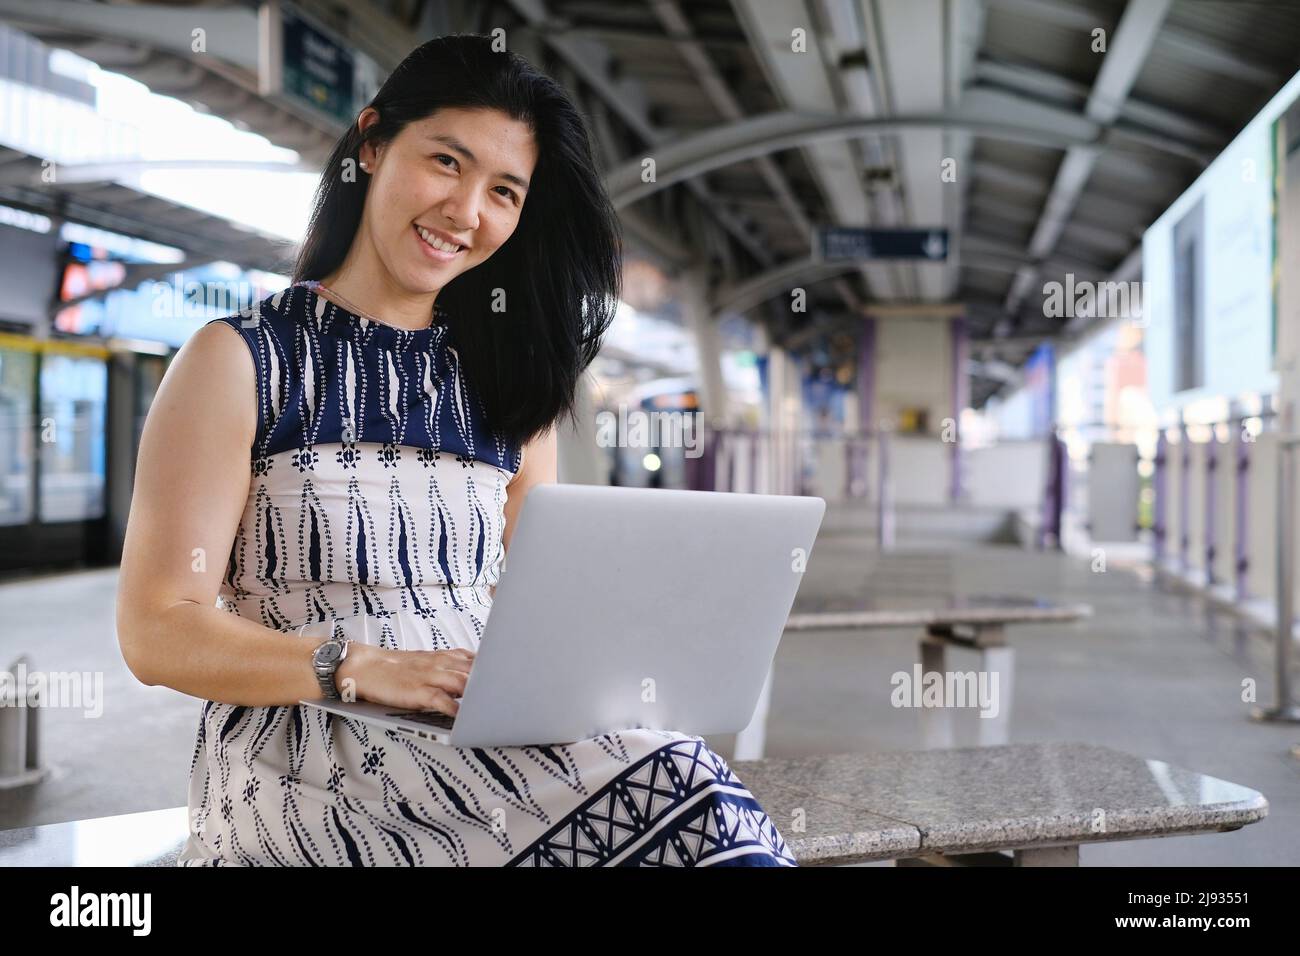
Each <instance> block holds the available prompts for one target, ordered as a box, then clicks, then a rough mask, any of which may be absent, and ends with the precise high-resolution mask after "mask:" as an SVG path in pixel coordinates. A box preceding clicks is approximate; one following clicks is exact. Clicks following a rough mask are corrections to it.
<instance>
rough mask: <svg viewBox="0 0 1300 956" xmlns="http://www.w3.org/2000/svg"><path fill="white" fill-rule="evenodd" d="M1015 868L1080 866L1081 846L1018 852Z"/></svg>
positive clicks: (1053, 847) (1042, 848)
mask: <svg viewBox="0 0 1300 956" xmlns="http://www.w3.org/2000/svg"><path fill="white" fill-rule="evenodd" d="M1012 855H1013V856H1014V857H1015V863H1014V864H1013V865H1014V866H1078V865H1079V845H1078V844H1077V843H1076V844H1074V845H1073V846H1045V847H1040V848H1038V849H1034V850H1016V851H1015V853H1014V854H1012Z"/></svg>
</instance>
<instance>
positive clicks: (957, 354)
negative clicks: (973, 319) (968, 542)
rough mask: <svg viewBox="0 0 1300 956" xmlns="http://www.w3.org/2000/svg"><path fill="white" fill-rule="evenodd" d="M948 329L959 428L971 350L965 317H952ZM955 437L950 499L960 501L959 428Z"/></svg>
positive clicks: (956, 426)
mask: <svg viewBox="0 0 1300 956" xmlns="http://www.w3.org/2000/svg"><path fill="white" fill-rule="evenodd" d="M948 330H949V333H950V335H951V336H952V379H951V391H950V392H949V394H950V395H951V396H952V421H953V427H954V429H959V427H960V423H961V411H962V409H963V408H965V407H966V404H967V384H968V383H967V378H966V364H967V358H968V355H969V352H970V346H969V339H968V336H967V334H966V319H965V317H964V316H960V315H958V316H954V317H953V318H952V319H950V320H949V323H948ZM953 437H954V441H953V443H952V447H951V448H950V449H948V458H949V467H948V477H949V483H948V500H949V501H959V500H960V499H961V493H962V480H961V479H962V473H961V436H960V431H959V430H958V432H957V433H956V434H955V435H954V436H953Z"/></svg>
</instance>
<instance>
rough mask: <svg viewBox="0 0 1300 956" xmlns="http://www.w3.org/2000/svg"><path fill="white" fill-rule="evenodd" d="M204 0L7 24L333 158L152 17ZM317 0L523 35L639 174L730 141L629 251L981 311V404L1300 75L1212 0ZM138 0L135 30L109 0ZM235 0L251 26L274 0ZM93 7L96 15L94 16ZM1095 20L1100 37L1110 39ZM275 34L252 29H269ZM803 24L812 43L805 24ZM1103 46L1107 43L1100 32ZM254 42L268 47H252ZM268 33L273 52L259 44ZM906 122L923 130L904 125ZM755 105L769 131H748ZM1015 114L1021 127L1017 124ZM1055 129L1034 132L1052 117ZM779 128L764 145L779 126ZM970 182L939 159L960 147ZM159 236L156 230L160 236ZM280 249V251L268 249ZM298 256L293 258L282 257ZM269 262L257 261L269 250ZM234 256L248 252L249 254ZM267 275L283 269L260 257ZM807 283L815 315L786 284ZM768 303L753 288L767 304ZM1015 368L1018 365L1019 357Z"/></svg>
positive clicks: (775, 323) (1272, 14)
mask: <svg viewBox="0 0 1300 956" xmlns="http://www.w3.org/2000/svg"><path fill="white" fill-rule="evenodd" d="M164 6H165V7H167V8H169V9H172V10H175V9H177V8H178V6H183V7H189V9H190V11H191V16H192V15H193V9H194V8H193V7H190V6H189V5H188V4H186V5H177V6H173V5H161V4H120V5H119V4H112V5H107V4H93V3H92V4H83V3H75V4H72V3H66V2H57V0H46V2H43V3H41V4H31V3H19V2H17V0H0V20H4V21H6V22H9V23H10V24H12V25H13V26H15V27H17V28H19V29H22V30H24V31H26V32H28V33H31V34H32V35H34V36H36V37H38V38H39V39H40V40H42V41H43V42H44V43H46V44H48V45H52V46H61V47H66V48H68V49H71V50H73V51H74V52H76V53H78V54H80V55H82V56H85V57H87V58H88V59H91V60H94V61H95V62H97V63H99V64H100V65H101V66H103V67H105V68H107V69H112V70H116V71H120V72H123V73H126V74H128V75H130V76H133V77H135V78H136V79H139V80H140V81H141V82H144V83H146V84H147V85H148V86H149V87H150V88H151V89H152V90H154V91H155V92H158V93H163V94H169V95H173V96H177V97H181V98H184V99H186V100H189V101H191V102H195V103H201V104H203V105H204V107H205V108H207V109H209V110H211V111H212V112H214V113H219V114H220V115H222V116H225V117H226V118H228V119H230V120H232V121H234V122H236V123H237V124H242V125H246V126H247V128H249V129H252V130H255V131H257V132H261V133H262V134H264V135H265V136H267V138H268V139H270V140H271V141H272V142H273V143H275V144H276V145H281V146H286V147H290V148H293V149H296V150H298V151H299V152H300V153H301V155H302V157H303V161H304V163H305V164H312V163H316V164H319V163H320V162H321V161H322V159H323V157H324V155H325V154H326V153H327V152H328V149H329V147H330V146H331V145H332V143H333V141H334V139H335V138H336V136H337V135H338V132H339V130H338V129H337V128H333V127H331V126H329V125H328V124H321V123H319V122H316V121H313V120H311V119H309V118H304V117H302V116H299V115H296V114H294V113H293V112H292V111H287V110H286V109H284V108H283V107H281V106H278V105H275V104H272V103H268V102H266V101H265V100H263V99H261V98H260V97H259V96H258V95H257V82H256V68H255V63H254V64H250V63H249V62H248V61H247V60H246V59H245V60H244V61H243V62H232V61H231V60H229V59H227V60H222V59H221V58H220V57H215V56H214V57H208V58H195V57H193V56H189V55H187V54H186V52H185V51H184V50H180V49H175V48H170V47H169V43H170V42H171V41H169V40H167V39H166V38H164V37H163V36H162V33H163V30H162V29H161V28H160V27H151V26H150V24H151V22H153V23H161V22H162V21H161V19H160V18H159V17H157V16H154V17H153V18H152V20H151V19H150V11H156V10H158V9H159V8H161V7H164ZM305 6H306V7H307V8H308V9H309V10H310V11H311V12H312V13H314V14H315V15H316V16H317V17H319V18H320V19H321V20H322V22H324V23H326V24H327V25H328V26H329V27H330V28H331V29H334V30H336V31H337V32H338V33H339V35H340V36H342V37H343V38H345V39H346V40H348V41H349V42H355V43H356V45H357V48H358V49H361V50H364V51H365V52H366V53H367V54H368V55H370V56H372V57H373V58H374V59H375V60H376V62H377V63H379V64H380V66H381V67H382V68H384V69H389V68H391V67H392V66H393V65H395V63H396V62H397V61H398V60H400V58H401V57H402V56H403V55H404V54H405V53H406V52H408V51H409V50H410V49H411V48H413V47H414V46H415V45H417V44H418V43H419V42H420V41H421V40H422V39H424V38H426V37H428V36H432V35H436V34H437V33H445V32H459V31H468V32H487V31H490V30H491V29H493V28H494V27H498V26H499V27H502V28H504V29H505V30H506V36H507V41H508V43H509V45H510V46H511V48H513V49H518V50H519V51H520V52H521V53H524V55H525V56H528V57H529V58H530V59H532V60H534V62H537V63H538V65H539V66H541V67H542V68H543V69H546V70H547V71H548V72H550V73H551V74H552V75H554V76H556V78H557V79H559V80H560V81H561V82H562V83H564V84H565V85H566V87H567V88H569V89H570V90H572V91H573V92H574V94H575V96H576V98H577V99H578V101H579V103H580V105H581V106H582V108H583V110H584V112H585V113H586V114H587V115H588V117H589V118H590V119H591V123H592V127H593V131H594V134H595V136H596V138H597V141H598V142H597V153H598V156H599V157H600V159H601V162H602V163H604V164H605V166H606V169H607V171H609V172H610V174H611V176H612V175H613V174H615V173H617V172H618V170H619V169H620V167H623V166H625V165H626V164H627V163H629V162H632V161H636V160H637V159H638V158H640V157H643V156H653V155H656V153H657V152H660V151H666V150H667V149H668V148H669V147H682V146H683V144H685V145H687V146H689V145H690V143H691V142H692V138H693V137H699V136H702V135H704V134H711V136H712V137H713V138H712V140H711V141H710V142H711V143H712V145H713V146H715V147H718V149H719V151H721V150H723V149H740V148H742V147H743V148H747V149H748V150H749V152H748V154H746V158H743V159H739V160H731V161H727V162H724V163H720V164H717V165H710V164H709V163H708V162H704V163H703V164H702V169H703V171H701V172H697V173H695V174H693V175H691V176H690V177H688V178H685V179H683V180H682V181H680V182H676V183H675V184H673V185H670V186H666V187H665V188H663V189H660V190H658V191H656V192H655V193H654V194H653V195H649V196H646V197H644V198H639V199H636V200H635V201H631V202H627V203H625V204H623V205H622V207H621V212H622V215H623V217H624V224H625V228H626V231H627V234H628V237H629V240H630V242H631V244H632V245H633V247H634V248H635V249H636V250H638V251H640V252H642V253H644V254H645V255H647V256H650V257H653V258H655V259H657V260H658V261H660V262H661V264H663V265H665V266H667V267H668V268H670V269H674V268H678V267H685V266H688V265H690V264H691V263H694V262H699V261H710V262H711V263H712V264H713V266H714V268H715V270H716V273H717V275H718V276H719V284H718V289H717V293H718V298H719V301H736V302H743V303H744V304H745V307H746V309H747V310H748V312H749V314H750V315H751V317H753V318H754V319H755V320H757V321H759V322H761V323H762V324H764V325H765V326H767V327H768V328H769V330H770V331H771V333H772V335H773V337H774V338H775V339H776V340H778V341H784V342H786V343H788V344H789V345H791V346H792V347H796V348H797V347H802V346H806V345H808V344H809V343H812V342H816V341H836V340H838V341H842V340H844V338H845V336H846V335H849V336H851V334H852V332H853V330H854V328H855V322H856V320H857V317H858V316H859V315H861V314H862V313H863V310H864V309H865V310H870V309H871V308H873V307H875V308H883V307H886V306H891V305H892V306H908V307H910V306H913V305H916V304H918V303H952V302H959V303H962V304H963V306H964V308H965V312H966V315H967V316H968V319H969V323H970V330H971V334H972V338H973V355H974V356H975V358H976V363H975V371H976V374H975V377H974V379H973V388H972V399H973V401H974V402H975V404H977V405H979V404H982V402H983V401H984V400H985V399H986V398H987V397H988V396H989V395H990V394H992V393H993V392H994V391H996V390H997V389H998V388H1000V387H1002V386H1003V385H1004V384H1006V382H1008V381H1014V369H1015V368H1016V367H1017V366H1018V365H1019V364H1020V363H1021V362H1022V361H1023V360H1024V358H1025V357H1026V356H1027V355H1028V353H1029V352H1030V351H1031V350H1032V349H1033V348H1034V347H1035V346H1036V345H1037V344H1038V343H1040V342H1042V341H1044V340H1045V339H1049V338H1061V337H1070V336H1075V335H1078V334H1079V333H1080V332H1082V331H1084V327H1085V325H1086V323H1080V322H1079V321H1077V320H1073V321H1072V320H1068V319H1056V318H1050V317H1047V316H1045V315H1044V310H1043V308H1042V294H1041V289H1042V285H1043V284H1044V283H1045V282H1048V281H1052V280H1057V281H1064V277H1065V275H1066V274H1067V273H1071V274H1073V275H1074V276H1075V278H1076V280H1079V279H1087V280H1094V281H1097V280H1105V279H1136V278H1139V277H1140V240H1141V234H1142V232H1143V230H1144V229H1145V228H1146V226H1147V225H1149V224H1150V223H1151V222H1152V221H1153V220H1154V219H1155V218H1156V217H1157V216H1158V215H1159V214H1160V213H1161V212H1162V211H1163V210H1164V209H1165V208H1166V207H1167V206H1168V205H1169V203H1170V202H1171V201H1172V200H1173V199H1174V198H1176V197H1177V196H1178V195H1179V194H1180V193H1181V192H1182V191H1183V190H1184V189H1185V188H1186V187H1187V186H1188V185H1189V184H1190V183H1191V181H1192V180H1193V179H1194V178H1195V177H1196V175H1197V174H1198V173H1199V172H1200V171H1201V170H1202V169H1203V168H1204V166H1205V165H1206V164H1207V163H1208V162H1209V161H1210V160H1211V159H1212V158H1213V157H1214V156H1215V155H1216V154H1217V153H1218V152H1219V151H1220V150H1222V148H1223V147H1224V146H1225V145H1226V144H1227V143H1228V142H1229V141H1230V140H1231V138H1232V137H1233V135H1234V134H1235V133H1236V132H1237V131H1238V130H1239V129H1240V128H1241V127H1242V126H1243V125H1245V123H1246V122H1247V121H1248V120H1249V119H1250V118H1251V117H1252V116H1253V115H1254V114H1255V113H1256V112H1257V111H1258V110H1259V108H1260V107H1261V106H1262V105H1263V104H1264V103H1265V102H1266V101H1267V100H1268V99H1269V97H1270V96H1271V95H1272V94H1273V93H1275V92H1276V91H1277V90H1278V89H1279V88H1280V87H1281V86H1282V85H1283V84H1284V83H1285V82H1286V81H1287V80H1288V79H1289V78H1290V77H1291V76H1292V75H1293V74H1294V73H1295V72H1296V70H1297V69H1298V68H1300V46H1297V45H1296V44H1295V42H1294V39H1295V37H1296V36H1300V5H1292V4H1254V3H1250V4H1245V3H1232V2H1213V0H1128V2H1123V0H1077V2H1070V3H1064V2H1053V0H907V2H892V0H806V2H789V0H691V2H687V0H624V2H619V3H610V2H600V0H500V2H496V3H469V2H459V0H454V2H421V0H347V2H342V0H339V2H332V0H316V2H311V3H308V4H305ZM88 7H90V8H93V7H102V8H103V9H104V10H105V11H111V14H112V22H113V23H116V24H123V23H125V22H126V18H127V17H129V16H132V15H133V14H132V13H131V12H132V11H134V12H135V14H139V15H140V16H139V17H138V18H137V19H134V20H132V21H131V22H130V25H129V29H130V30H131V31H132V32H131V35H130V36H129V37H128V36H126V35H121V36H117V35H114V30H113V29H109V28H106V27H105V26H104V24H105V23H106V22H108V21H100V20H97V19H96V18H94V17H87V16H85V15H84V11H85V9H86V8H88ZM204 7H205V8H207V9H216V10H221V11H224V12H225V13H226V14H228V15H229V17H230V21H229V23H228V24H226V26H227V27H228V29H229V31H230V32H231V33H232V35H238V34H240V32H241V31H243V34H244V36H245V39H247V36H248V35H247V31H248V30H250V29H255V17H256V10H255V4H252V3H230V4H225V5H223V4H204ZM78 8H80V10H81V11H82V12H81V14H80V15H77V14H78ZM1098 31H1101V32H1100V33H1099V32H1098ZM253 35H254V36H255V33H254V34H253ZM796 36H798V37H800V38H801V39H802V40H803V43H804V46H803V47H802V49H801V50H800V51H799V52H796V51H795V50H794V49H792V45H791V44H792V40H793V39H794V38H795V37H796ZM1099 38H1100V39H1101V40H1103V41H1104V44H1105V52H1104V53H1102V52H1100V51H1099V49H1098V43H1099ZM246 45H247V44H244V46H246ZM252 49H255V46H254V47H252ZM827 114H838V116H839V117H840V118H841V119H843V118H844V117H848V116H851V117H855V118H857V119H861V120H863V121H866V122H869V123H871V122H874V123H876V124H878V125H879V124H882V123H886V122H887V121H890V120H894V121H896V122H895V123H894V125H887V126H882V127H881V129H880V130H879V131H872V130H870V129H869V128H867V127H863V128H862V129H858V130H857V131H856V132H852V133H850V134H849V135H838V136H826V137H823V138H820V139H818V140H817V141H815V142H813V141H807V142H805V143H804V144H802V145H796V146H793V147H791V146H789V145H782V146H781V147H780V148H772V147H771V146H770V144H769V145H767V146H765V145H763V143H762V140H761V137H760V139H759V140H755V139H754V126H753V123H752V122H751V121H753V120H755V118H757V117H762V116H769V117H773V116H774V117H784V119H781V120H780V121H779V122H777V121H775V120H774V121H773V122H774V124H775V125H773V126H772V129H773V130H776V131H777V132H779V131H780V130H781V129H782V128H784V129H786V130H788V129H789V128H793V127H790V126H784V127H783V126H782V124H783V123H792V122H794V121H796V120H798V119H799V118H800V117H804V118H807V117H809V116H814V115H820V116H826V115H827ZM900 118H901V121H902V122H901V125H900V122H898V121H899V120H900ZM747 124H748V125H747ZM1008 126H1012V127H1014V135H1008V133H1007V129H1006V127H1008ZM1029 134H1032V135H1029ZM756 143H757V145H756ZM947 160H951V161H952V163H953V165H952V166H951V167H949V168H952V169H954V170H955V181H953V182H947V181H945V180H944V179H942V178H941V169H942V168H944V166H943V164H944V163H945V161H947ZM81 192H82V195H81V196H80V197H77V198H78V199H79V201H85V202H87V203H89V202H92V201H93V202H96V203H100V204H104V205H106V206H109V207H111V206H115V205H117V206H121V205H122V204H123V203H126V204H127V205H128V206H134V208H135V211H137V212H146V213H148V215H147V216H142V217H140V218H150V217H156V218H157V219H158V221H159V222H163V223H168V220H169V218H170V220H171V221H172V222H175V223H176V224H177V225H182V224H183V225H184V227H185V229H186V231H188V232H189V233H191V234H192V235H194V236H195V237H196V238H195V243H196V244H198V243H199V242H202V243H203V244H204V245H205V247H206V248H207V249H208V250H210V251H214V252H215V251H218V250H219V249H220V248H221V247H223V246H226V245H239V244H240V237H238V236H232V235H231V234H230V226H229V224H223V223H220V222H219V221H215V220H213V219H212V217H200V216H199V215H197V214H196V215H194V216H192V217H191V220H190V221H189V222H186V223H181V222H180V220H179V219H178V218H177V217H182V216H183V214H182V213H180V212H177V211H176V210H170V211H163V210H157V209H148V210H146V209H144V206H143V205H142V203H143V200H142V199H141V198H140V197H139V196H133V197H130V196H122V195H119V194H118V192H117V187H113V186H111V185H105V186H103V187H102V188H99V189H84V190H82V191H81ZM823 224H825V225H847V226H878V227H889V228H899V227H917V228H931V227H943V228H947V229H948V230H950V233H951V235H952V237H953V245H952V249H951V253H950V256H949V258H948V260H947V261H946V262H945V263H942V264H940V263H911V262H876V263H869V264H865V265H864V264H858V265H855V266H853V267H851V268H848V269H839V270H834V269H832V270H828V269H827V268H825V266H824V265H823V266H821V267H819V266H818V264H817V263H815V262H813V261H811V259H810V245H811V244H810V235H811V231H812V229H813V228H814V227H816V226H818V225H823ZM151 238H152V237H151ZM245 249H246V250H248V249H252V250H254V251H255V252H257V253H258V254H260V253H261V252H262V250H261V249H260V248H257V247H256V246H245ZM267 251H268V253H269V252H272V251H274V252H275V253H276V254H277V255H279V256H280V258H281V259H282V258H283V256H282V250H271V249H268V250H267ZM246 259H247V255H245V257H244V260H245V261H246ZM234 261H241V260H239V259H235V260H234ZM257 267H259V268H274V263H272V262H269V261H268V262H263V263H260V264H258V265H257ZM792 286H806V287H807V288H808V290H809V293H810V296H811V298H812V300H813V307H812V308H811V309H810V310H809V311H808V312H807V313H793V312H791V310H790V308H789V305H788V300H787V299H786V298H785V293H786V292H788V290H789V289H790V288H791V287H792ZM755 296H757V301H755ZM1008 370H1011V371H1010V372H1009V371H1008Z"/></svg>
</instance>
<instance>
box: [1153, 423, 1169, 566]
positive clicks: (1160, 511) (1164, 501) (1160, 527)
mask: <svg viewBox="0 0 1300 956" xmlns="http://www.w3.org/2000/svg"><path fill="white" fill-rule="evenodd" d="M1168 456H1169V440H1168V439H1167V438H1165V430H1164V429H1163V428H1162V429H1160V431H1159V432H1158V433H1157V435H1156V460H1155V471H1154V472H1153V474H1152V475H1151V486H1152V491H1153V492H1154V493H1155V502H1154V503H1153V505H1152V508H1153V511H1154V514H1153V515H1152V516H1151V533H1152V537H1153V538H1154V539H1155V552H1156V553H1155V559H1156V563H1157V564H1159V563H1160V562H1162V561H1164V559H1165V508H1166V507H1167V506H1168V504H1169V502H1168V496H1167V495H1166V494H1165V482H1166V481H1167V480H1168V478H1169V473H1168V470H1167V469H1166V467H1165V466H1166V463H1167V462H1168V460H1169V459H1168Z"/></svg>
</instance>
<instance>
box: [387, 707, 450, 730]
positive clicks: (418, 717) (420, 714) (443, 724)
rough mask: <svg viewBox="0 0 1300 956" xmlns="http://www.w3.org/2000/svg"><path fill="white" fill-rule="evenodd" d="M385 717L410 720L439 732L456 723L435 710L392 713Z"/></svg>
mask: <svg viewBox="0 0 1300 956" xmlns="http://www.w3.org/2000/svg"><path fill="white" fill-rule="evenodd" d="M385 716H386V717H392V718H394V719H396V720H412V721H414V722H415V723H417V724H427V725H428V726H430V727H437V728H439V729H440V730H451V726H452V724H454V723H455V722H456V718H455V717H453V716H451V715H450V714H441V713H439V712H438V711H436V710H412V711H392V712H390V713H388V714H385Z"/></svg>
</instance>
